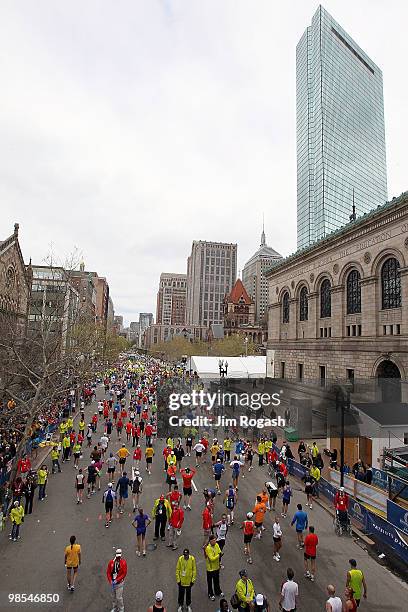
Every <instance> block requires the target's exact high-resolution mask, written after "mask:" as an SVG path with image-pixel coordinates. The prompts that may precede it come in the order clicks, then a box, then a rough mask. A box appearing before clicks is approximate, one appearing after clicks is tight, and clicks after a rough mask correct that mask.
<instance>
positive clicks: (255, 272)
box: [242, 225, 282, 324]
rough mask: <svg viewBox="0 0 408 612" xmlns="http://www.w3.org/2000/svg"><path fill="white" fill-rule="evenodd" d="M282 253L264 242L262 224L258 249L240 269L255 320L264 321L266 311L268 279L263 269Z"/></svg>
mask: <svg viewBox="0 0 408 612" xmlns="http://www.w3.org/2000/svg"><path fill="white" fill-rule="evenodd" d="M281 259H282V255H280V254H279V253H278V252H277V251H275V250H274V249H273V248H272V247H270V246H268V245H267V244H266V236H265V227H264V225H262V234H261V243H260V246H259V249H258V250H257V251H256V252H255V253H254V254H253V255H252V257H251V258H250V259H249V260H248V261H247V262H246V264H245V266H244V268H243V270H242V282H243V283H244V287H245V289H246V290H247V291H248V294H249V296H250V297H251V298H252V300H253V301H254V304H255V322H256V323H257V324H260V323H262V322H264V320H265V317H266V315H267V311H268V281H267V280H266V278H265V276H264V271H265V270H266V269H267V268H269V267H270V266H271V264H272V263H273V262H274V261H280V260H281Z"/></svg>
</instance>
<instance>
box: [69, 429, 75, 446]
mask: <svg viewBox="0 0 408 612" xmlns="http://www.w3.org/2000/svg"><path fill="white" fill-rule="evenodd" d="M75 438H76V435H75V429H73V430H72V431H71V433H70V434H69V441H70V442H71V446H74V444H75Z"/></svg>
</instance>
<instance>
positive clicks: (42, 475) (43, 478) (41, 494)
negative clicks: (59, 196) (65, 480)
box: [37, 465, 48, 501]
mask: <svg viewBox="0 0 408 612" xmlns="http://www.w3.org/2000/svg"><path fill="white" fill-rule="evenodd" d="M47 480H48V468H47V466H46V465H42V466H41V467H40V469H39V470H37V483H38V499H39V500H40V501H43V499H44V498H46V497H47V496H46V494H45V488H46V486H47Z"/></svg>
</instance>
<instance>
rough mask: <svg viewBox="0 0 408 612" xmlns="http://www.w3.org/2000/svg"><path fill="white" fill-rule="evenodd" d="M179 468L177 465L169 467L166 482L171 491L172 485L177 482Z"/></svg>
mask: <svg viewBox="0 0 408 612" xmlns="http://www.w3.org/2000/svg"><path fill="white" fill-rule="evenodd" d="M176 474H177V468H176V466H175V465H169V467H168V468H167V477H166V482H167V484H168V485H169V492H170V491H171V487H172V486H173V485H176V484H177V480H176Z"/></svg>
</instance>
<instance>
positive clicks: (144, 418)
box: [140, 408, 149, 421]
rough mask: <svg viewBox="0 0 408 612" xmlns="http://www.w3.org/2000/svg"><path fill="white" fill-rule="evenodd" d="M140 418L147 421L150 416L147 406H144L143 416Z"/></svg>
mask: <svg viewBox="0 0 408 612" xmlns="http://www.w3.org/2000/svg"><path fill="white" fill-rule="evenodd" d="M140 418H141V419H142V421H147V419H148V418H149V413H148V412H147V410H146V408H143V412H142V416H141V417H140Z"/></svg>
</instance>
